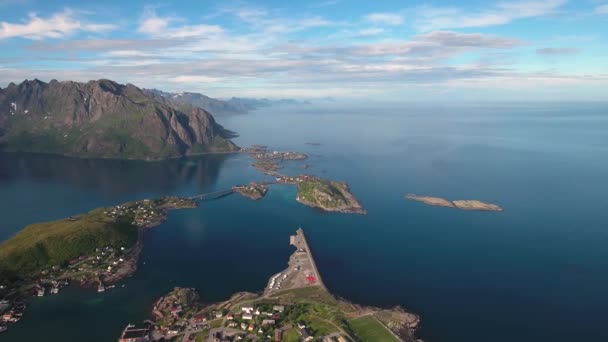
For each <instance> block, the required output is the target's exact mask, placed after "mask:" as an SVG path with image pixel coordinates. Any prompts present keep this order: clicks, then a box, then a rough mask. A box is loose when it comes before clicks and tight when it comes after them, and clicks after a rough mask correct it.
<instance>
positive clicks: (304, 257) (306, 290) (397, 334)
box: [119, 229, 420, 342]
mask: <svg viewBox="0 0 608 342" xmlns="http://www.w3.org/2000/svg"><path fill="white" fill-rule="evenodd" d="M290 244H291V245H292V246H294V248H295V249H296V250H295V251H294V252H293V254H292V255H291V256H290V258H289V263H288V267H287V268H286V269H284V270H283V271H281V272H279V273H277V274H274V275H272V276H271V277H270V279H269V280H268V284H267V286H266V288H265V289H264V291H263V292H261V293H249V292H239V293H236V294H233V295H232V297H230V299H228V300H226V301H224V302H221V303H215V304H203V303H201V302H200V301H199V295H198V293H197V292H196V290H195V289H192V288H175V289H174V290H173V291H171V292H170V293H168V294H167V295H165V296H163V297H161V298H160V299H159V300H158V301H156V304H155V305H154V307H153V309H152V312H151V319H152V321H149V323H151V324H147V325H142V326H133V325H128V326H127V327H126V328H125V330H124V331H123V333H122V336H121V340H119V341H125V340H126V339H127V338H133V337H139V338H142V341H143V340H148V339H149V340H152V341H169V340H171V341H240V340H243V341H340V342H342V341H362V342H376V341H395V342H397V341H405V342H415V341H420V340H418V339H417V338H416V337H415V332H416V329H417V327H418V325H419V322H420V318H419V317H418V315H415V314H412V313H409V312H407V311H405V310H403V309H402V308H400V307H395V308H392V309H381V308H376V307H368V306H362V305H357V304H353V303H350V302H347V301H346V300H344V299H339V298H336V297H334V296H333V295H332V294H331V293H329V291H327V289H326V288H325V285H324V284H323V281H322V279H321V275H320V274H319V271H318V269H317V267H316V264H315V261H314V258H313V256H312V253H311V251H310V247H309V246H308V242H307V241H306V238H305V236H304V232H303V230H302V229H298V230H297V232H296V234H295V235H292V236H291V237H290Z"/></svg>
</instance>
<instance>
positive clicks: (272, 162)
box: [241, 145, 308, 175]
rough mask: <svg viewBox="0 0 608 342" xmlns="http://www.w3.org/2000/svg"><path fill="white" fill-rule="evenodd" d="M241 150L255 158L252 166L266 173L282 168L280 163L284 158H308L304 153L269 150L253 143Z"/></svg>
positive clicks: (272, 173)
mask: <svg viewBox="0 0 608 342" xmlns="http://www.w3.org/2000/svg"><path fill="white" fill-rule="evenodd" d="M241 151H243V152H246V153H248V154H249V156H251V158H253V159H254V160H255V161H254V162H253V164H252V166H253V167H254V168H256V169H257V170H258V171H261V172H262V173H265V174H268V175H274V174H275V171H277V170H280V169H282V168H283V166H282V165H281V164H280V163H281V162H283V161H284V160H305V159H308V156H307V155H305V154H304V153H300V152H282V151H270V150H268V147H267V146H264V145H253V146H252V147H249V148H244V149H242V150H241Z"/></svg>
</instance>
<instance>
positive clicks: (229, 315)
mask: <svg viewBox="0 0 608 342" xmlns="http://www.w3.org/2000/svg"><path fill="white" fill-rule="evenodd" d="M226 319H227V320H229V321H231V320H233V319H234V315H233V314H231V313H230V314H228V315H227V316H226Z"/></svg>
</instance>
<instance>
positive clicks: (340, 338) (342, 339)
mask: <svg viewBox="0 0 608 342" xmlns="http://www.w3.org/2000/svg"><path fill="white" fill-rule="evenodd" d="M338 342H349V341H348V339H347V338H346V337H344V336H342V335H340V336H338Z"/></svg>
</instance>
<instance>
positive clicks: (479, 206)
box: [405, 194, 504, 211]
mask: <svg viewBox="0 0 608 342" xmlns="http://www.w3.org/2000/svg"><path fill="white" fill-rule="evenodd" d="M405 198H407V199H410V200H414V201H418V202H422V203H424V204H428V205H432V206H437V207H448V208H457V209H462V210H479V211H503V210H504V209H503V208H501V207H500V206H498V205H496V204H491V203H484V202H481V201H478V200H456V201H449V200H447V199H445V198H441V197H432V196H419V195H416V194H407V195H405Z"/></svg>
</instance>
